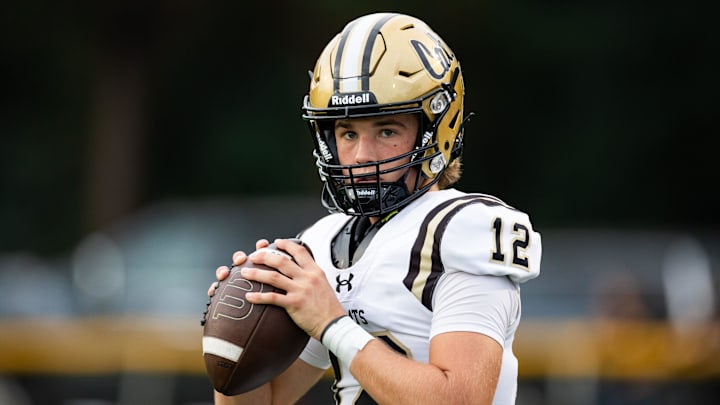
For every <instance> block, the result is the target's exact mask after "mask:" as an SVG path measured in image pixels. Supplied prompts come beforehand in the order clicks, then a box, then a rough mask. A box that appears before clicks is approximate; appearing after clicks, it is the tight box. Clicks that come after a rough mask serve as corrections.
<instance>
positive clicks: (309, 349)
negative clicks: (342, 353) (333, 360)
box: [300, 338, 330, 370]
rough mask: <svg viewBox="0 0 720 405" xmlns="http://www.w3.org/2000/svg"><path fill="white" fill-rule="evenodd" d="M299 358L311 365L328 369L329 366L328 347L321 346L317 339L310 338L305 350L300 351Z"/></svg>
mask: <svg viewBox="0 0 720 405" xmlns="http://www.w3.org/2000/svg"><path fill="white" fill-rule="evenodd" d="M300 359H301V360H302V361H304V362H305V363H308V364H310V365H311V366H313V367H317V368H321V369H324V370H326V369H328V368H330V354H329V353H328V349H327V348H326V347H325V346H323V344H322V343H320V342H319V341H318V340H317V339H313V338H310V340H309V341H308V344H307V345H306V346H305V350H303V352H302V353H300Z"/></svg>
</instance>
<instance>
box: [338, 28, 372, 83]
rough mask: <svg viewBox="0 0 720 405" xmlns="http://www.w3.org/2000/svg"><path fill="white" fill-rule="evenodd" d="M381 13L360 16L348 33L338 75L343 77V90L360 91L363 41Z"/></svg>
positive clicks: (364, 41) (366, 38) (365, 40)
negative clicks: (359, 78)
mask: <svg viewBox="0 0 720 405" xmlns="http://www.w3.org/2000/svg"><path fill="white" fill-rule="evenodd" d="M381 17H382V15H375V16H365V17H362V18H360V19H359V20H358V21H357V22H356V23H355V26H354V27H353V29H352V31H350V34H349V35H348V39H347V43H346V45H345V51H344V52H343V60H342V66H341V67H340V77H341V78H343V80H342V84H343V91H345V92H354V91H360V80H358V77H360V69H361V68H362V67H361V64H362V56H363V51H364V48H365V43H366V42H367V40H368V35H370V30H372V28H373V26H375V23H376V22H377V21H378V20H379V19H380V18H381Z"/></svg>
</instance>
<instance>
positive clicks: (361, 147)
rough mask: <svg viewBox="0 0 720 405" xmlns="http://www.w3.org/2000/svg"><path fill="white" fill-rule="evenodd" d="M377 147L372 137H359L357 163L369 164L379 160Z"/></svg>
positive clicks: (356, 154)
mask: <svg viewBox="0 0 720 405" xmlns="http://www.w3.org/2000/svg"><path fill="white" fill-rule="evenodd" d="M375 146H376V145H375V142H373V138H372V137H371V136H363V135H360V136H358V139H357V143H356V144H355V163H356V164H358V163H369V162H375V161H376V160H378V159H377V154H376V149H375Z"/></svg>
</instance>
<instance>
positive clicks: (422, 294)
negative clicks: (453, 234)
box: [403, 194, 507, 311]
mask: <svg viewBox="0 0 720 405" xmlns="http://www.w3.org/2000/svg"><path fill="white" fill-rule="evenodd" d="M471 204H484V205H487V206H504V207H507V205H506V204H505V203H503V202H502V201H500V200H499V199H497V198H495V197H492V196H489V195H484V194H469V195H466V196H462V197H457V198H454V199H451V200H448V201H445V202H444V203H442V204H440V205H438V206H437V207H435V208H434V209H433V210H432V211H430V212H429V213H428V215H427V216H426V217H425V219H424V220H423V223H422V225H421V226H420V230H419V232H418V236H417V238H416V239H415V243H414V244H413V247H412V251H411V253H410V266H409V268H408V273H407V275H406V276H405V279H404V280H403V284H404V285H405V288H407V289H408V290H409V291H410V292H412V293H413V295H415V297H416V298H417V299H418V300H419V301H420V302H421V303H422V304H423V306H425V308H427V309H429V310H431V311H432V297H433V293H434V291H435V287H436V285H437V282H438V280H439V279H440V276H442V274H443V273H444V272H445V267H444V265H443V263H442V258H441V257H440V248H441V242H442V237H443V234H444V233H445V229H446V228H447V225H448V223H449V222H450V220H451V219H452V218H453V217H454V216H455V214H457V213H458V212H459V211H460V210H461V209H463V208H464V207H466V206H468V205H471Z"/></svg>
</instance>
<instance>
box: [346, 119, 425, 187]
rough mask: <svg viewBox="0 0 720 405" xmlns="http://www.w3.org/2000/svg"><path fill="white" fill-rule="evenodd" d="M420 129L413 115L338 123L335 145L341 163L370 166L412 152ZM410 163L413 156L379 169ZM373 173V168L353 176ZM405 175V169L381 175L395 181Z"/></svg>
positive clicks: (360, 171)
mask: <svg viewBox="0 0 720 405" xmlns="http://www.w3.org/2000/svg"><path fill="white" fill-rule="evenodd" d="M418 127H419V123H418V118H417V116H416V115H413V114H399V115H386V116H380V117H367V118H352V119H342V120H337V121H336V122H335V142H336V144H337V151H338V159H339V161H340V164H341V165H353V164H363V163H371V162H376V161H379V160H385V159H389V158H392V157H395V156H398V155H402V154H403V153H407V152H410V151H411V150H412V149H413V148H414V147H415V139H416V137H417V134H418ZM409 160H410V157H406V158H404V159H402V160H398V161H393V162H389V163H385V164H383V165H381V166H380V170H386V169H391V168H394V167H398V166H400V165H402V164H405V163H408V162H409ZM374 172H375V168H374V167H373V166H369V167H365V168H358V169H353V175H359V174H365V173H374ZM345 174H346V175H347V174H348V173H345ZM403 174H404V171H403V170H397V171H392V172H390V173H386V174H383V175H381V178H380V181H382V182H394V181H396V180H398V179H399V178H400V177H401V176H402V175H403ZM360 181H367V182H373V181H377V179H374V178H363V179H362V180H360Z"/></svg>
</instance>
